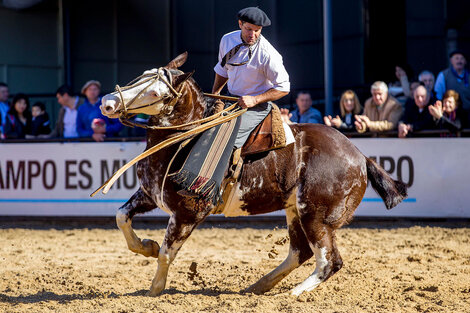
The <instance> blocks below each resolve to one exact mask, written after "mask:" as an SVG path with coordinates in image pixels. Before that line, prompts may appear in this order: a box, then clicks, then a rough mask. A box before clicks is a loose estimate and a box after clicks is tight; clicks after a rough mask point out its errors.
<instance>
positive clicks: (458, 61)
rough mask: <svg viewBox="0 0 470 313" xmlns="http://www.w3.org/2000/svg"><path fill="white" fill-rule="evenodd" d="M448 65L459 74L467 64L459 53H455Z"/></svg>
mask: <svg viewBox="0 0 470 313" xmlns="http://www.w3.org/2000/svg"><path fill="white" fill-rule="evenodd" d="M450 64H452V67H453V68H454V70H455V71H457V72H460V71H462V70H463V69H464V67H465V65H466V64H467V60H465V57H464V56H463V55H461V54H460V53H456V54H454V55H453V56H452V57H451V58H450Z"/></svg>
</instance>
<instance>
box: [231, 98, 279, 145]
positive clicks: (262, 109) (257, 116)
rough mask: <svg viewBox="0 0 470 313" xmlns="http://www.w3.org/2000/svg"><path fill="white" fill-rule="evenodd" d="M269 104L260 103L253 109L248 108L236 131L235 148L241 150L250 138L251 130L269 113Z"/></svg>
mask: <svg viewBox="0 0 470 313" xmlns="http://www.w3.org/2000/svg"><path fill="white" fill-rule="evenodd" d="M271 109H272V106H271V103H270V102H265V103H260V104H258V105H257V106H255V107H253V108H249V109H248V111H246V112H245V113H244V114H243V115H242V116H240V118H241V123H240V129H239V130H238V135H237V139H235V144H234V146H235V148H237V149H238V148H241V147H243V145H244V144H245V142H246V140H247V139H248V137H249V136H250V134H251V132H252V131H253V129H255V128H256V126H258V124H259V123H261V122H262V121H263V120H264V119H265V118H266V116H268V114H269V112H270V111H271Z"/></svg>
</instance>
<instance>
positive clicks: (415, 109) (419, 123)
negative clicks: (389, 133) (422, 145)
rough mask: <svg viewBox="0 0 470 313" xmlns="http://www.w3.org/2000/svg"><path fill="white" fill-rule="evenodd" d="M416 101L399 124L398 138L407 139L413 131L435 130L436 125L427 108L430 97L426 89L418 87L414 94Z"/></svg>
mask: <svg viewBox="0 0 470 313" xmlns="http://www.w3.org/2000/svg"><path fill="white" fill-rule="evenodd" d="M413 98H414V101H413V103H412V104H411V105H407V107H406V109H405V114H404V115H403V119H402V121H401V122H400V123H399V124H398V137H400V138H405V137H406V136H407V135H409V134H410V133H411V132H413V131H420V130H426V129H434V128H436V127H435V124H434V121H433V118H432V116H431V114H430V113H429V110H428V109H427V106H428V104H429V96H428V91H427V89H426V87H424V86H418V88H416V90H415V92H414V94H413Z"/></svg>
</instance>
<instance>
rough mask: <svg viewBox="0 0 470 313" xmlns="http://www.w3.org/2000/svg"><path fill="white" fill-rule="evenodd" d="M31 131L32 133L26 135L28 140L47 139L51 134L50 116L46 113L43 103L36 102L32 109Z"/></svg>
mask: <svg viewBox="0 0 470 313" xmlns="http://www.w3.org/2000/svg"><path fill="white" fill-rule="evenodd" d="M31 116H32V121H31V129H30V133H29V134H26V138H28V139H32V138H41V137H47V135H48V134H49V133H50V132H51V122H50V120H49V114H47V112H46V106H45V105H44V103H42V102H36V103H34V104H33V106H32V107H31Z"/></svg>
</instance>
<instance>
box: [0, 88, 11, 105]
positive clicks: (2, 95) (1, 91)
mask: <svg viewBox="0 0 470 313" xmlns="http://www.w3.org/2000/svg"><path fill="white" fill-rule="evenodd" d="M8 96H9V93H8V87H5V86H1V87H0V102H7V100H8Z"/></svg>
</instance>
